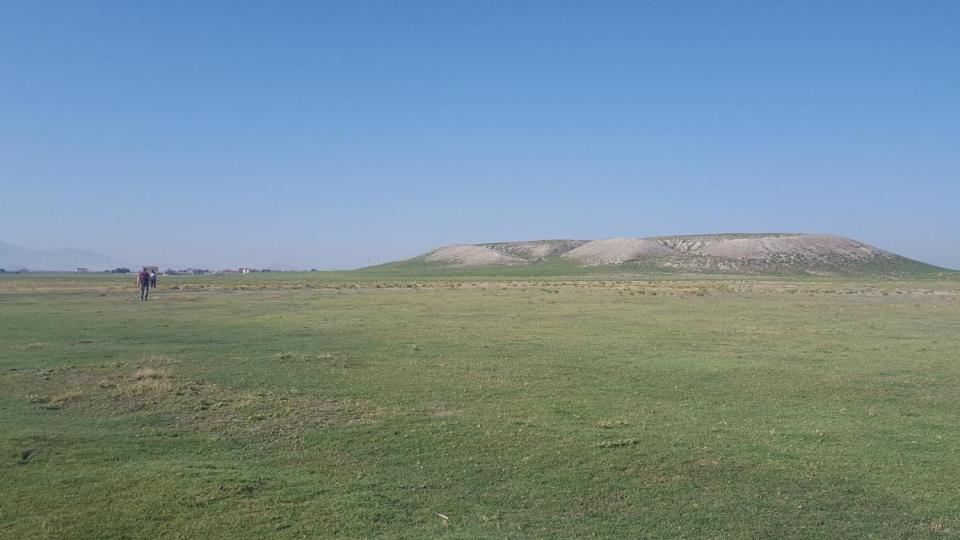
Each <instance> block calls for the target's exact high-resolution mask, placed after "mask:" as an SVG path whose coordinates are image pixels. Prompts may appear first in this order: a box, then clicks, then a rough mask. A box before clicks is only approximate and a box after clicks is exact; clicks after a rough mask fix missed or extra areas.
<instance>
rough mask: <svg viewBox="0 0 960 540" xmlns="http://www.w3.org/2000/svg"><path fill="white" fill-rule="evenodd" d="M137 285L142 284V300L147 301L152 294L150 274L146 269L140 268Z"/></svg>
mask: <svg viewBox="0 0 960 540" xmlns="http://www.w3.org/2000/svg"><path fill="white" fill-rule="evenodd" d="M137 285H139V286H140V301H141V302H143V301H146V299H147V298H148V297H149V296H150V274H149V273H148V272H147V270H146V269H143V270H140V273H139V274H137Z"/></svg>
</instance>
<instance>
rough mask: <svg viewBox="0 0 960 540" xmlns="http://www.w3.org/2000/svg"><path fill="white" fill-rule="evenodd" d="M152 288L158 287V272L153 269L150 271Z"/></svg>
mask: <svg viewBox="0 0 960 540" xmlns="http://www.w3.org/2000/svg"><path fill="white" fill-rule="evenodd" d="M150 288H151V289H156V288H157V273H156V272H155V271H153V270H151V271H150Z"/></svg>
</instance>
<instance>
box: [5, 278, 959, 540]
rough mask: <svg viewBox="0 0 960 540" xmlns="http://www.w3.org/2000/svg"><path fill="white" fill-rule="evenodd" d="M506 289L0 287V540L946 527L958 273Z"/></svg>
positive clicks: (313, 283)
mask: <svg viewBox="0 0 960 540" xmlns="http://www.w3.org/2000/svg"><path fill="white" fill-rule="evenodd" d="M524 271H526V270H522V269H512V268H506V269H504V270H503V272H504V274H502V275H494V276H488V277H478V276H474V277H458V276H456V275H447V276H441V275H438V276H434V277H433V278H430V279H427V278H423V279H416V278H413V277H410V278H404V279H402V280H396V279H389V278H388V277H387V276H386V275H378V274H376V273H375V272H367V273H336V274H326V273H315V274H276V275H251V276H235V277H230V278H226V277H211V276H204V277H196V278H161V289H160V290H159V291H158V292H157V293H156V294H155V297H154V299H152V300H150V301H149V302H147V303H146V304H141V303H140V302H138V301H136V296H137V291H136V290H135V288H134V286H133V285H132V278H129V277H124V278H117V277H112V276H110V277H107V276H46V277H30V276H0V537H3V538H157V537H165V538H176V537H183V538H200V537H218V538H302V537H307V538H317V537H375V536H386V537H406V538H422V537H454V538H471V537H497V538H505V537H514V538H516V537H556V538H571V537H590V536H597V537H621V538H635V537H649V536H656V537H724V538H726V537H745V538H757V537H767V538H784V537H794V538H809V537H822V538H837V537H847V538H862V537H869V536H874V537H893V538H902V537H954V536H957V535H958V531H960V511H958V507H960V505H958V504H957V501H958V500H960V459H958V458H957V456H958V455H960V404H958V402H957V399H958V395H960V357H958V351H960V280H958V279H957V278H955V277H950V276H942V277H940V278H937V279H906V280H900V281H896V280H883V281H880V280H855V279H850V280H838V279H833V280H824V279H814V278H807V279H799V278H798V279H790V278H782V279H776V280H771V279H762V278H756V277H754V278H749V279H747V278H735V277H725V278H722V279H721V278H718V279H707V278H704V277H690V278H684V277H682V276H668V277H650V278H649V279H645V278H642V277H638V276H619V277H617V276H610V277H600V276H590V275H579V276H576V277H569V278H563V277H559V276H558V277H554V278H549V279H535V278H533V277H531V276H523V275H522V274H521V273H522V272H524ZM451 272H453V271H451ZM511 272H512V273H515V276H514V277H509V275H510V273H511Z"/></svg>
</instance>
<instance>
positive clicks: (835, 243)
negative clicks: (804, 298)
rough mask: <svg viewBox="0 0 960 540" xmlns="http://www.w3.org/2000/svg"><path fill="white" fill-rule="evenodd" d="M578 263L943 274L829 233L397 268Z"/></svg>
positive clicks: (709, 238)
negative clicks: (550, 262) (930, 272)
mask: <svg viewBox="0 0 960 540" xmlns="http://www.w3.org/2000/svg"><path fill="white" fill-rule="evenodd" d="M547 261H554V262H564V263H567V264H573V265H577V266H585V267H602V266H620V267H625V268H626V267H630V266H633V267H644V268H649V269H651V270H663V271H671V270H672V271H686V272H719V273H745V274H764V273H776V274H811V275H852V274H859V273H867V274H877V273H901V272H918V271H937V270H943V269H940V268H938V267H935V266H931V265H928V264H925V263H922V262H919V261H915V260H913V259H908V258H906V257H902V256H900V255H897V254H895V253H891V252H889V251H884V250H882V249H879V248H876V247H873V246H870V245H868V244H864V243H863V242H858V241H857V240H852V239H849V238H843V237H840V236H833V235H826V234H802V233H769V234H707V235H691V236H656V237H649V238H607V239H602V240H534V241H524V242H499V243H489V244H456V245H451V246H444V247H441V248H438V249H435V250H432V251H429V252H427V253H425V254H423V255H420V256H418V257H414V258H413V259H409V260H407V261H401V262H399V263H393V264H404V263H427V264H430V265H439V266H453V267H471V266H477V267H481V266H517V265H535V264H539V263H543V262H547Z"/></svg>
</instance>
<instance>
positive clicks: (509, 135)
mask: <svg viewBox="0 0 960 540" xmlns="http://www.w3.org/2000/svg"><path fill="white" fill-rule="evenodd" d="M958 29H960V2H956V1H952V0H950V1H932V0H931V1H916V0H913V1H904V2H877V1H873V0H871V1H863V2H853V1H852V2H842V1H839V2H838V1H834V0H830V1H810V0H804V1H796V2H767V1H764V2H724V1H717V2H713V1H702V2H681V1H669V2H649V3H647V2H639V1H625V2H603V1H577V2H572V1H562V0H550V1H543V2H535V1H526V2H521V1H512V0H510V1H508V0H503V1H480V0H477V1H466V0H463V1H457V0H443V1H437V2H420V1H403V2H396V1H380V2H363V1H359V0H349V1H347V0H344V1H338V2H322V1H312V2H302V3H298V2H269V1H262V2H241V1H224V2H213V1H208V2H198V1H194V0H191V1H187V2H169V1H161V2H130V1H118V2H109V1H96V2H47V1H39V2H32V1H27V0H21V1H7V2H2V3H0V51H3V52H2V53H0V188H2V189H0V240H2V241H6V242H8V243H11V244H16V245H20V246H24V247H29V248H34V249H42V248H54V247H76V248H86V249H94V250H98V251H101V252H105V253H108V254H111V255H114V256H116V257H119V258H120V259H123V260H125V261H129V262H131V263H133V264H147V263H151V262H156V263H159V264H169V265H201V266H209V267H214V268H219V267H228V266H238V265H257V266H266V265H278V264H285V265H290V266H295V267H317V268H335V267H354V266H360V265H364V264H366V263H368V262H375V261H378V260H379V261H381V262H386V261H388V260H392V259H397V258H404V257H409V256H413V255H416V254H418V253H419V252H421V251H424V250H426V249H429V248H433V247H437V246H439V245H443V244H450V243H473V242H487V241H508V240H529V239H541V238H583V239H593V238H605V237H613V236H652V235H663V234H696V233H711V232H781V231H798V232H816V233H832V234H839V235H843V236H849V237H852V238H856V239H858V240H862V241H865V242H868V243H870V244H873V245H876V246H878V247H881V248H885V249H889V250H892V251H895V252H898V253H901V254H904V255H907V256H910V257H914V258H918V259H921V260H924V261H927V262H931V263H935V264H940V265H946V266H950V267H953V268H960V237H958V236H960V235H958V233H960V30H958Z"/></svg>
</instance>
